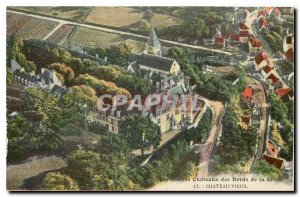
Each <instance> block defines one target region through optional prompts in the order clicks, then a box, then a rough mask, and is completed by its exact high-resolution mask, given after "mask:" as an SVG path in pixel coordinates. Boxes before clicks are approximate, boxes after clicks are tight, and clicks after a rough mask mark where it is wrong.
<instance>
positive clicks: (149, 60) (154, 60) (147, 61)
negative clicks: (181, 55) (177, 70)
mask: <svg viewBox="0 0 300 197" xmlns="http://www.w3.org/2000/svg"><path fill="white" fill-rule="evenodd" d="M174 61H175V60H174V59H171V58H167V57H161V56H156V55H151V54H146V53H143V54H142V55H141V56H140V58H139V59H138V64H140V65H144V66H147V67H149V68H154V69H158V70H163V71H167V72H168V71H170V69H171V67H172V64H173V62H174Z"/></svg>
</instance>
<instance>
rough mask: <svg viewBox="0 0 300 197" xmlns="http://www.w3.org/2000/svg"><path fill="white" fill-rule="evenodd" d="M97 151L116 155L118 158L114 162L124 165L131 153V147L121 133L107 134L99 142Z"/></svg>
mask: <svg viewBox="0 0 300 197" xmlns="http://www.w3.org/2000/svg"><path fill="white" fill-rule="evenodd" d="M95 151H97V152H99V154H107V155H114V156H115V157H116V158H117V160H116V162H114V163H118V165H123V164H125V163H127V159H128V158H129V156H130V155H131V149H130V147H129V145H128V143H127V141H126V140H125V139H124V138H122V137H121V136H119V135H105V136H103V138H102V140H101V142H99V143H98V144H97V147H96V149H95Z"/></svg>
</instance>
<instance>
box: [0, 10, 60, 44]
mask: <svg viewBox="0 0 300 197" xmlns="http://www.w3.org/2000/svg"><path fill="white" fill-rule="evenodd" d="M6 24H7V27H6V28H7V35H8V36H12V35H14V34H15V33H16V32H17V31H18V33H19V35H20V36H21V37H22V38H23V39H32V38H36V39H44V38H45V37H46V36H47V35H48V34H49V33H50V32H51V31H52V30H53V29H54V28H55V27H56V26H57V25H58V23H56V22H50V21H47V20H43V19H37V18H32V17H29V16H23V15H18V14H12V13H7V18H6Z"/></svg>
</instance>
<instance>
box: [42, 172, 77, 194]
mask: <svg viewBox="0 0 300 197" xmlns="http://www.w3.org/2000/svg"><path fill="white" fill-rule="evenodd" d="M42 189H43V190H56V191H61V190H70V191H74V190H78V186H77V183H76V182H75V181H74V180H73V179H72V178H70V177H69V176H67V175H63V174H61V173H60V172H50V173H48V174H47V175H46V177H45V178H44V180H43V184H42Z"/></svg>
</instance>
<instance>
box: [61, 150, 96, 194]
mask: <svg viewBox="0 0 300 197" xmlns="http://www.w3.org/2000/svg"><path fill="white" fill-rule="evenodd" d="M67 161H68V168H67V173H68V174H69V176H70V177H72V178H73V179H74V180H76V181H77V183H78V186H79V187H80V189H84V190H89V189H93V188H94V186H95V182H94V178H95V175H97V173H98V170H99V164H100V162H101V160H100V156H99V154H97V153H95V152H93V151H86V150H77V151H75V152H72V153H71V155H69V156H68V160H67Z"/></svg>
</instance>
